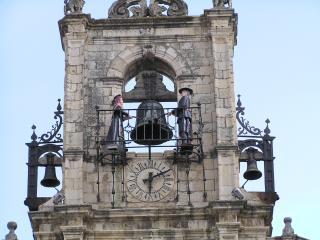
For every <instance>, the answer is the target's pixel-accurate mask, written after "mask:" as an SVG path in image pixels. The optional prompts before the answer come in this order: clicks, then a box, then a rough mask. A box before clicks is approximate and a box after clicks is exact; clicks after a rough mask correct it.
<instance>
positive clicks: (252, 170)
mask: <svg viewBox="0 0 320 240" xmlns="http://www.w3.org/2000/svg"><path fill="white" fill-rule="evenodd" d="M246 152H247V153H248V156H249V160H248V162H247V170H246V171H245V173H244V174H243V177H244V178H245V179H247V180H257V179H259V178H261V177H262V173H261V172H260V171H259V169H258V166H257V161H256V159H255V157H254V155H255V153H256V152H258V150H256V149H254V148H248V149H247V150H246Z"/></svg>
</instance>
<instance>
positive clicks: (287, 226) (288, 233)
mask: <svg viewBox="0 0 320 240" xmlns="http://www.w3.org/2000/svg"><path fill="white" fill-rule="evenodd" d="M283 222H284V224H285V226H284V229H283V230H282V237H292V236H294V230H293V228H292V226H291V223H292V218H290V217H286V218H285V219H284V220H283Z"/></svg>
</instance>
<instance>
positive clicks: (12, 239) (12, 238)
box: [5, 222, 18, 240]
mask: <svg viewBox="0 0 320 240" xmlns="http://www.w3.org/2000/svg"><path fill="white" fill-rule="evenodd" d="M7 227H8V229H9V233H8V234H7V235H6V238H5V240H18V237H17V235H16V234H15V232H14V231H15V230H16V229H17V227H18V225H17V223H16V222H8V224H7Z"/></svg>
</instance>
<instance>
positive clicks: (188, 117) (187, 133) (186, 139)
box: [172, 88, 193, 146]
mask: <svg viewBox="0 0 320 240" xmlns="http://www.w3.org/2000/svg"><path fill="white" fill-rule="evenodd" d="M179 93H180V94H181V99H180V100H179V102H178V108H177V110H175V111H173V112H172V114H173V115H175V116H176V117H177V123H178V126H179V138H180V141H181V146H183V145H190V144H191V140H192V113H191V109H190V95H191V94H192V93H193V91H192V89H190V88H181V89H180V90H179Z"/></svg>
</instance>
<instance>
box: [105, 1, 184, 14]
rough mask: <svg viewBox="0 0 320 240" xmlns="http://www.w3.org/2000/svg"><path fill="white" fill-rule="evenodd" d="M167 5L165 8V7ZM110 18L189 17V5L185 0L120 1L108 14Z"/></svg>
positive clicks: (114, 4)
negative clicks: (148, 2)
mask: <svg viewBox="0 0 320 240" xmlns="http://www.w3.org/2000/svg"><path fill="white" fill-rule="evenodd" d="M164 5H165V6H164ZM108 15H109V18H129V17H160V16H187V15H188V5H187V4H186V3H185V2H184V1H183V0H151V2H150V4H149V6H148V4H147V0H118V1H116V2H114V3H113V4H112V6H111V7H110V9H109V12H108Z"/></svg>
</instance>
